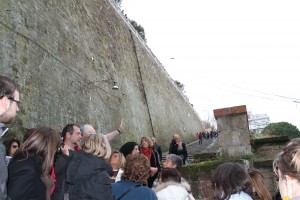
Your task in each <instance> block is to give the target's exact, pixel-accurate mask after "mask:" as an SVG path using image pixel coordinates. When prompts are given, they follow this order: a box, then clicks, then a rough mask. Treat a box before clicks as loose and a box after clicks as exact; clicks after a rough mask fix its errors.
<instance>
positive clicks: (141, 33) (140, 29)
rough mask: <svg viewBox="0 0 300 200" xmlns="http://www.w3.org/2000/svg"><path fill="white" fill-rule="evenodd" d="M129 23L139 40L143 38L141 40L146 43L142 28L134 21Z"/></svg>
mask: <svg viewBox="0 0 300 200" xmlns="http://www.w3.org/2000/svg"><path fill="white" fill-rule="evenodd" d="M129 21H130V23H131V25H132V26H133V27H134V28H135V30H136V31H137V32H138V33H139V35H140V36H141V38H143V40H145V42H146V34H145V30H144V28H143V27H142V26H141V25H140V24H138V23H137V22H136V21H134V20H131V19H130V20H129Z"/></svg>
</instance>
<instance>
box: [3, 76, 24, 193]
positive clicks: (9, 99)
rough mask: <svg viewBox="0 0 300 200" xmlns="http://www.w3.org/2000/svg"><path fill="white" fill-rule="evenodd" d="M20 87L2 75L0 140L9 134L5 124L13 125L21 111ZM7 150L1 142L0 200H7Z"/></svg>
mask: <svg viewBox="0 0 300 200" xmlns="http://www.w3.org/2000/svg"><path fill="white" fill-rule="evenodd" d="M19 104H20V94H19V87H18V85H17V83H16V82H15V81H13V80H12V79H10V78H8V77H6V76H3V75H0V139H1V137H2V136H4V134H5V133H6V132H7V130H8V128H6V127H5V124H11V123H12V122H13V121H14V119H15V117H16V115H17V112H18V111H19ZM6 163H7V162H6V148H5V146H4V145H3V144H2V142H0V199H6V198H7V186H6V183H7V177H8V172H7V164H6Z"/></svg>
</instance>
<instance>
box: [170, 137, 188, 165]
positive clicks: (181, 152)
mask: <svg viewBox="0 0 300 200" xmlns="http://www.w3.org/2000/svg"><path fill="white" fill-rule="evenodd" d="M170 153H172V154H175V155H178V156H180V157H181V158H183V164H185V160H186V159H187V157H188V153H187V150H186V145H185V143H183V142H182V150H178V144H176V143H174V144H173V145H172V147H171V151H170Z"/></svg>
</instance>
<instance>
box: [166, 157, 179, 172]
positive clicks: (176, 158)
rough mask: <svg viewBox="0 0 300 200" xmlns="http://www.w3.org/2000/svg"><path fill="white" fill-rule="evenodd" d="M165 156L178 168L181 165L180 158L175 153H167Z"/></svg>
mask: <svg viewBox="0 0 300 200" xmlns="http://www.w3.org/2000/svg"><path fill="white" fill-rule="evenodd" d="M166 158H168V159H170V160H171V162H172V163H173V165H176V168H177V169H179V168H180V167H181V166H182V159H181V158H180V157H179V156H177V155H175V154H168V155H167V156H166Z"/></svg>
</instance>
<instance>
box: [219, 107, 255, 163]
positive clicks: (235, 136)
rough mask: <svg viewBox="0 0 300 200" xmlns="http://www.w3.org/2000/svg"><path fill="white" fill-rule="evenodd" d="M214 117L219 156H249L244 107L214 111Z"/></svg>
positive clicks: (247, 128) (249, 148) (247, 130)
mask: <svg viewBox="0 0 300 200" xmlns="http://www.w3.org/2000/svg"><path fill="white" fill-rule="evenodd" d="M214 116H215V118H216V120H217V125H218V130H219V131H220V134H219V144H220V154H221V155H223V156H228V157H242V156H244V155H249V154H251V146H250V132H249V126H248V118H247V108H246V106H245V105H242V106H235V107H229V108H221V109H216V110H214Z"/></svg>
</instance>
